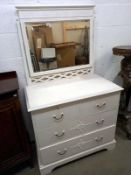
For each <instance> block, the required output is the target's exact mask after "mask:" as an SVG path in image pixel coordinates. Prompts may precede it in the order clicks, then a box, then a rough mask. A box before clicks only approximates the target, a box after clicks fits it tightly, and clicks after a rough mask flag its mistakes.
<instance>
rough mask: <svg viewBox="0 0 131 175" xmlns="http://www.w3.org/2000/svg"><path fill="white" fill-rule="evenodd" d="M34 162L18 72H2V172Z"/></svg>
mask: <svg viewBox="0 0 131 175" xmlns="http://www.w3.org/2000/svg"><path fill="white" fill-rule="evenodd" d="M25 162H27V163H32V158H31V149H30V145H29V141H28V139H27V133H26V129H25V127H24V123H23V119H22V112H21V106H20V102H19V97H18V80H17V75H16V72H8V73H0V174H4V173H5V172H6V173H7V172H9V171H12V169H13V168H15V167H16V166H18V165H21V164H22V163H25Z"/></svg>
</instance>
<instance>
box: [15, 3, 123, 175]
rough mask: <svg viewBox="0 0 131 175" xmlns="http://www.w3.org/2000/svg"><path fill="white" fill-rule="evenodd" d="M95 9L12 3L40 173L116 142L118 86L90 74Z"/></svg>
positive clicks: (91, 72) (92, 55)
mask: <svg viewBox="0 0 131 175" xmlns="http://www.w3.org/2000/svg"><path fill="white" fill-rule="evenodd" d="M94 8H95V6H94V4H93V3H92V2H91V1H87V3H85V4H80V3H79V4H72V5H69V4H65V5H62V4H61V5H60V4H59V5H52V4H50V5H43V6H38V5H33V6H26V5H25V6H17V7H16V9H17V12H18V31H19V36H20V42H21V49H22V53H23V60H24V65H25V72H26V77H27V86H26V88H25V96H26V102H27V109H28V111H29V112H30V113H31V117H32V122H33V127H34V132H35V139H36V145H37V156H38V164H39V169H40V173H41V175H45V174H48V173H50V172H51V171H52V170H53V169H54V168H56V167H58V166H60V165H62V164H65V163H68V162H70V161H73V160H76V159H78V158H81V157H84V156H86V155H89V154H91V153H94V152H96V151H99V150H103V149H112V148H113V147H114V146H115V143H116V141H115V129H116V121H117V114H118V107H119V98H120V92H121V90H122V88H121V87H119V86H118V85H116V84H114V83H113V82H110V81H108V80H106V79H104V78H102V77H100V76H98V75H96V74H95V73H94V60H95V59H94V55H95V54H94V50H95V48H94V43H95V38H94V31H95V30H94V29H95V20H94ZM78 38H80V39H78ZM96 156H97V155H96Z"/></svg>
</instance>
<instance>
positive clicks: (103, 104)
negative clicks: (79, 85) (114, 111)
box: [96, 102, 106, 108]
mask: <svg viewBox="0 0 131 175" xmlns="http://www.w3.org/2000/svg"><path fill="white" fill-rule="evenodd" d="M105 105H106V103H105V102H104V103H102V104H97V105H96V107H97V108H102V107H104V106H105Z"/></svg>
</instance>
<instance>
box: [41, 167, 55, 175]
mask: <svg viewBox="0 0 131 175" xmlns="http://www.w3.org/2000/svg"><path fill="white" fill-rule="evenodd" d="M53 169H54V167H46V168H43V169H41V170H40V174H41V175H48V174H50V173H51V172H52V171H53Z"/></svg>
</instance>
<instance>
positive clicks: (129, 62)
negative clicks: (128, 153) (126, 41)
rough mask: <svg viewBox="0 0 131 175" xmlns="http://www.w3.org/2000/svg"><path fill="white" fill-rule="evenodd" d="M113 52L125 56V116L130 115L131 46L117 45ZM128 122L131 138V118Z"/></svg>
mask: <svg viewBox="0 0 131 175" xmlns="http://www.w3.org/2000/svg"><path fill="white" fill-rule="evenodd" d="M113 54H114V55H119V56H123V57H124V58H123V59H122V61H121V76H122V78H123V87H124V91H123V96H124V97H125V106H124V110H125V117H126V115H129V113H130V111H128V105H129V101H130V96H131V46H130V45H128V46H117V47H114V48H113ZM126 119H127V122H126V127H125V129H126V132H127V137H128V138H129V139H131V118H127V117H126Z"/></svg>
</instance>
